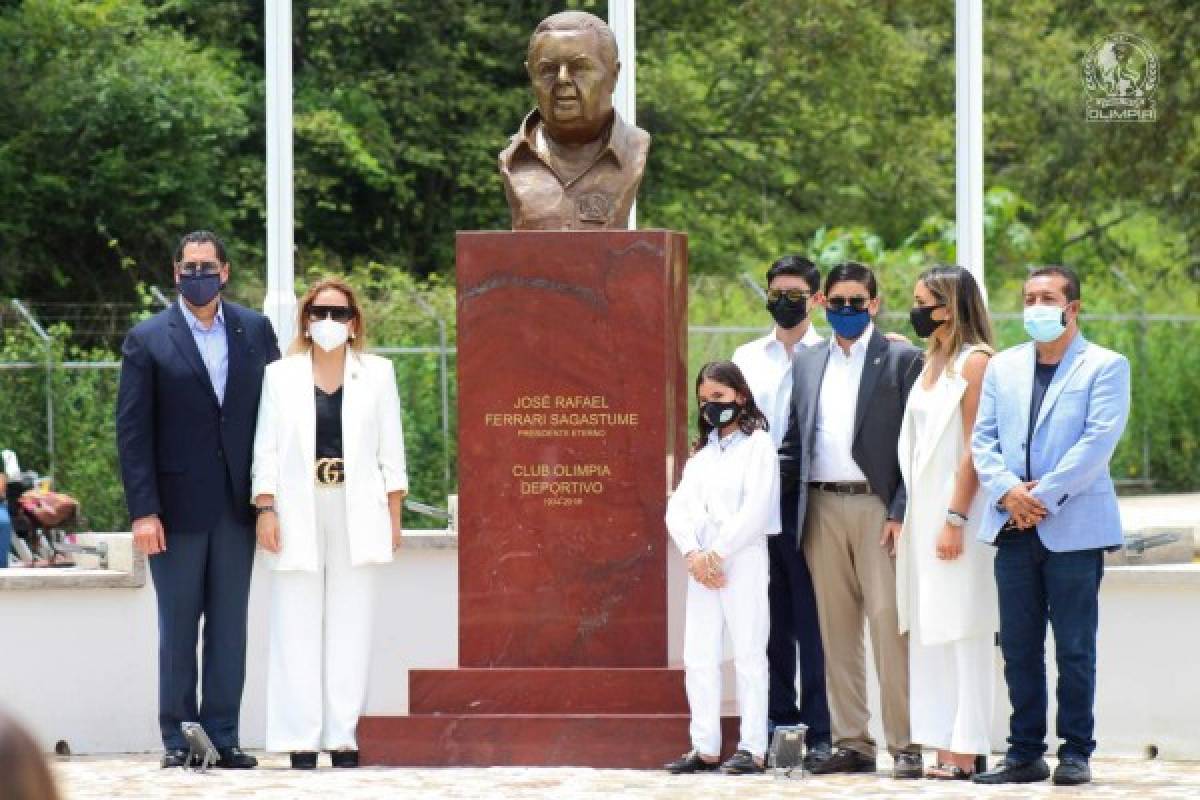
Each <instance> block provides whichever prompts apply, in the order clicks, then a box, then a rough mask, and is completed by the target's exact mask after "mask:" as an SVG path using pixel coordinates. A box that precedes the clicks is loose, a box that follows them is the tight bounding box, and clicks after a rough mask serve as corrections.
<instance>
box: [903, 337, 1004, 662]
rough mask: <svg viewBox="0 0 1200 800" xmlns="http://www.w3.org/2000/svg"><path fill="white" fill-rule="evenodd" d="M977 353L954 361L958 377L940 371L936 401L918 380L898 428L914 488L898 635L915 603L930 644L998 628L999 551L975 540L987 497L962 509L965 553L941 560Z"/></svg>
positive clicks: (924, 641) (909, 623)
mask: <svg viewBox="0 0 1200 800" xmlns="http://www.w3.org/2000/svg"><path fill="white" fill-rule="evenodd" d="M976 349H978V348H976V347H967V348H964V350H963V351H962V352H961V353H960V354H959V356H958V358H957V359H955V362H954V365H953V366H954V374H950V373H949V372H943V373H942V375H941V376H940V377H939V378H938V380H937V383H935V384H934V387H933V389H932V391H933V395H932V397H929V396H928V395H926V396H924V397H921V398H918V393H921V392H924V391H925V390H924V389H923V386H922V384H921V383H920V381H923V380H924V376H923V375H922V377H920V378H918V379H917V381H918V384H917V385H916V386H913V389H912V392H911V393H910V394H909V396H908V407H906V408H905V412H904V422H903V424H902V425H901V426H900V441H899V443H898V451H899V457H900V473H901V475H903V476H904V485H905V486H906V487H908V508H907V511H906V513H905V515H904V528H903V530H902V531H901V533H900V541H899V543H898V544H897V547H896V611H897V616H898V618H899V622H900V632H901V633H907V632H909V631H910V630H911V628H912V624H913V619H912V617H913V608H912V601H913V600H914V599H915V600H916V601H917V603H916V605H917V612H918V613H919V614H920V619H919V620H918V622H919V623H920V624H919V626H918V631H919V632H920V636H921V642H922V644H925V645H935V644H944V643H946V642H952V641H956V640H959V639H965V638H968V637H973V636H984V635H988V634H990V633H992V632H994V631H996V630H999V627H998V625H999V620H998V612H997V607H996V581H995V579H994V578H993V577H992V560H993V558H994V557H995V549H994V548H992V547H991V546H989V545H986V544H984V543H982V542H980V541H978V539H977V535H976V534H977V532H978V530H979V527H980V524H981V522H982V520H983V517H984V510H985V508H984V507H985V506H986V504H987V501H986V498H985V496H984V492H982V491H976V492H975V497H974V498H973V499H972V501H971V505H970V507H969V508H966V509H959V510H961V511H962V512H963V513H965V514H966V515H967V517H968V522H967V525H966V529H965V530H964V531H963V552H962V555H960V556H959V557H958V558H956V559H954V560H952V561H943V560H942V559H940V558H938V557H937V538H938V535H939V534H940V533H941V531H942V526H943V525H944V524H945V522H946V511H947V510H948V509H949V507H950V499H951V497H952V496H953V495H954V481H955V477H956V476H957V472H958V467H959V463H960V462H961V461H962V458H963V456H964V455H965V454H966V452H967V449H968V448H967V443H966V441H965V439H964V436H963V419H962V398H963V395H964V394H965V393H966V391H967V380H966V378H964V377H963V376H962V369H963V365H964V364H966V361H967V356H968V355H970V354H971V352H972V351H974V350H976ZM926 369H928V367H926ZM927 398H928V399H927ZM914 402H929V403H930V404H931V408H930V417H929V425H928V426H927V428H926V430H924V431H920V432H918V431H917V430H916V425H915V423H914V419H913V413H912V405H913V403H914ZM918 436H919V437H920V438H918Z"/></svg>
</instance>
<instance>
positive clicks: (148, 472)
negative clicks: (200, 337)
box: [117, 300, 279, 533]
mask: <svg viewBox="0 0 1200 800" xmlns="http://www.w3.org/2000/svg"><path fill="white" fill-rule="evenodd" d="M221 303H222V307H223V309H224V313H225V331H226V338H227V341H228V343H229V372H228V377H227V379H226V384H225V402H224V405H220V404H218V403H217V395H216V392H215V391H214V390H213V386H212V381H211V379H210V378H209V377H208V371H207V370H206V369H205V367H204V361H203V360H202V359H201V358H200V351H199V350H198V349H197V348H196V342H195V340H194V339H193V338H192V332H191V330H189V329H188V325H187V320H186V319H185V318H184V316H183V312H182V311H181V310H180V308H179V304H178V302H175V303H172V304H171V306H170V308H168V309H166V310H165V311H162V312H160V313H158V314H155V315H154V316H153V317H151V318H150V319H147V320H144V321H143V322H140V323H138V324H137V325H136V326H135V327H134V328H133V330H131V331H130V332H129V334H128V335H127V336H126V337H125V344H124V345H123V346H122V347H121V356H122V359H121V384H120V388H119V390H118V392H117V453H118V456H119V458H120V462H121V479H122V481H123V482H124V484H125V503H126V506H127V507H128V509H129V517H130V519H137V518H138V517H144V516H146V515H148V514H158V515H159V517H160V518H161V519H162V521H163V527H164V529H165V530H166V531H167V532H168V533H190V532H204V531H208V530H211V529H212V528H213V527H214V526H215V525H216V524H217V521H218V520H219V519H220V516H221V513H222V511H224V510H225V507H224V505H223V503H222V502H221V499H222V498H225V497H226V496H229V495H232V501H233V512H234V514H235V516H236V517H237V518H238V519H240V520H242V521H244V522H247V523H249V522H250V521H251V520H252V509H251V506H250V500H251V498H250V465H251V460H252V457H253V448H254V426H255V422H256V420H257V417H258V399H259V394H260V393H261V391H262V380H263V369H264V368H265V367H266V365H267V364H268V363H269V362H271V361H274V360H275V359H277V358H279V346H278V344H277V343H276V341H275V332H274V330H273V329H272V328H271V323H270V322H269V321H268V320H267V318H266V317H265V316H263V315H262V314H259V313H258V312H256V311H251V310H250V309H248V308H245V307H243V306H239V305H237V304H236V303H231V302H229V301H227V300H222V301H221ZM226 486H228V489H229V491H228V492H227V491H226Z"/></svg>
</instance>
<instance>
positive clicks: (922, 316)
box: [908, 305, 946, 339]
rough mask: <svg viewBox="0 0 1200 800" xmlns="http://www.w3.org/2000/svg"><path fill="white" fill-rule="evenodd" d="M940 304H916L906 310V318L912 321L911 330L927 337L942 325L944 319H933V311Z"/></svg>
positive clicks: (922, 336) (924, 337)
mask: <svg viewBox="0 0 1200 800" xmlns="http://www.w3.org/2000/svg"><path fill="white" fill-rule="evenodd" d="M941 307H942V306H940V305H936V306H917V307H915V308H913V309H910V310H909V312H908V320H909V322H911V323H912V326H913V331H914V332H915V333H916V334H917V336H919V337H921V338H922V339H928V338H929V337H930V336H932V335H933V332H934V331H936V330H937V329H938V328H940V327H941V326H942V323H943V322H945V321H946V320H944V319H934V318H933V312H934V311H937V310H938V309H939V308H941Z"/></svg>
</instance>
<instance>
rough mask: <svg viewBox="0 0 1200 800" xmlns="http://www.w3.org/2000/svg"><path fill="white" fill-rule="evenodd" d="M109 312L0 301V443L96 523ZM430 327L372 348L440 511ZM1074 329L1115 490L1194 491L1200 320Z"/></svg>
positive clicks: (420, 486) (439, 410) (109, 366)
mask: <svg viewBox="0 0 1200 800" xmlns="http://www.w3.org/2000/svg"><path fill="white" fill-rule="evenodd" d="M153 310H155V309H154V308H145V309H141V310H140V313H150V312H152V311H153ZM120 311H121V313H119V314H118V313H111V314H108V315H107V316H103V317H101V316H100V315H99V314H92V315H90V316H89V315H86V314H81V313H78V312H73V313H74V314H75V315H74V317H73V318H72V319H70V320H68V319H62V318H57V319H54V322H53V323H52V324H49V325H47V324H46V322H44V321H43V319H42V315H43V313H44V312H45V309H44V308H39V307H37V306H30V305H26V304H22V303H20V302H18V301H10V302H9V303H8V304H5V305H4V306H3V307H2V308H0V398H3V401H2V402H0V449H12V450H14V451H15V452H16V453H17V455H18V457H19V458H20V460H21V463H22V466H23V467H25V468H28V469H33V470H36V471H38V472H40V473H43V474H51V475H53V476H54V477H55V478H56V483H57V485H58V486H59V487H61V488H62V489H63V490H64V491H68V492H71V493H72V494H75V495H76V496H78V497H79V499H80V500H81V502H82V504H83V508H84V513H85V515H86V516H87V517H88V518H89V520H90V521H91V523H92V526H93V527H94V528H96V529H119V528H122V527H124V526H125V525H127V520H126V518H125V512H124V506H123V500H122V490H121V483H120V473H119V469H118V465H117V457H116V444H115V422H114V408H115V403H116V394H117V382H118V376H119V368H120V363H119V361H117V360H116V359H117V355H116V354H117V353H119V344H120V336H121V335H123V332H124V329H125V328H127V327H128V324H129V320H130V318H131V316H132V317H133V318H136V316H137V314H138V313H139V311H138V310H137V309H133V308H131V307H126V308H122V309H120ZM122 314H123V316H122ZM764 316H765V315H764ZM993 319H994V321H995V326H996V331H997V337H998V344H999V346H1000V347H1007V346H1010V345H1012V344H1016V343H1018V342H1020V341H1023V340H1024V339H1025V335H1024V333H1023V331H1022V326H1021V320H1020V315H1019V314H1016V313H997V314H995V315H994V316H993ZM98 320H102V321H100V322H97V321H98ZM72 322H73V323H74V324H75V325H86V324H91V325H92V327H90V328H85V330H86V332H87V336H86V344H83V345H81V344H79V343H78V339H77V338H76V337H75V336H74V333H73V330H72V328H71V323H72ZM121 322H123V325H118V323H121ZM437 323H438V324H437V325H436V327H435V328H430V330H432V331H433V334H432V337H433V338H434V339H435V340H433V341H429V342H427V343H415V344H414V343H405V344H403V345H393V346H387V345H378V346H376V347H373V348H372V351H373V352H376V353H378V354H380V355H383V356H385V357H386V358H388V359H389V360H391V362H392V364H393V365H394V367H395V370H396V376H397V382H398V385H399V387H400V393H401V402H402V405H403V409H404V428H405V448H406V452H407V455H408V462H409V474H410V484H411V497H412V498H413V500H415V501H417V502H418V503H423V504H427V505H429V506H433V507H436V508H445V506H446V496H447V495H449V494H452V493H454V492H455V491H456V485H457V458H458V454H457V413H456V412H457V380H456V360H455V348H454V343H453V340H452V329H451V327H450V324H449V323H452V320H447V321H443V320H440V319H439V320H437ZM879 324H880V327H881V328H883V329H885V330H894V331H898V332H900V333H903V334H906V335H911V331H910V330H909V329H908V323H907V315H906V314H903V313H896V312H885V313H884V314H882V315H881V317H880V320H879ZM1083 326H1084V330H1085V333H1086V335H1087V336H1088V337H1089V339H1091V340H1092V341H1094V342H1096V343H1097V344H1101V345H1104V346H1106V347H1110V348H1112V349H1114V350H1117V351H1119V352H1122V353H1124V354H1125V355H1126V356H1128V357H1129V359H1130V361H1131V363H1132V366H1133V413H1132V416H1131V419H1130V422H1129V425H1128V428H1127V430H1126V434H1125V437H1124V439H1123V440H1122V442H1121V445H1120V447H1119V449H1118V451H1117V455H1116V457H1115V458H1114V464H1113V471H1114V475H1115V476H1116V477H1117V479H1118V480H1119V481H1120V482H1121V484H1122V486H1123V487H1124V489H1125V490H1126V491H1151V490H1152V491H1187V490H1197V489H1200V403H1198V401H1197V398H1198V397H1200V369H1197V366H1200V358H1198V356H1197V353H1200V317H1196V316H1174V315H1154V314H1146V315H1137V314H1108V315H1104V314H1101V315H1092V316H1085V317H1084V321H1083ZM766 330H767V329H766V327H765V326H762V327H759V326H730V325H693V326H691V327H690V329H689V342H688V344H689V347H688V354H689V356H688V360H689V364H688V367H689V370H688V371H689V375H695V374H696V371H697V370H698V369H699V367H700V365H701V364H703V363H704V362H706V361H710V360H713V359H720V358H728V357H729V355H730V354H731V353H732V352H733V350H734V349H735V348H736V347H737V346H738V345H739V344H741V343H743V342H745V341H748V340H750V339H752V338H755V337H758V336H762V335H763V334H764V333H765V332H766ZM694 413H695V412H694V410H693V412H692V414H693V416H694ZM694 422H695V421H694V419H693V420H691V423H692V424H693V425H694ZM406 524H408V525H409V526H411V527H438V526H440V525H441V524H442V523H441V520H440V519H438V518H437V517H436V516H427V515H420V514H417V515H411V514H410V515H409V516H408V518H407V519H406Z"/></svg>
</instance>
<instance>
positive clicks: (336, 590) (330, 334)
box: [253, 278, 408, 769]
mask: <svg viewBox="0 0 1200 800" xmlns="http://www.w3.org/2000/svg"><path fill="white" fill-rule="evenodd" d="M296 331H297V335H296V339H295V341H294V342H293V343H292V346H291V348H290V350H289V354H288V357H287V358H284V359H282V360H280V361H276V362H275V363H273V364H270V365H269V366H268V367H267V370H266V374H265V377H264V379H263V391H262V401H261V404H260V406H259V413H258V429H257V432H256V435H255V439H254V470H253V472H254V495H255V498H254V504H255V509H256V512H257V525H256V528H257V535H258V543H259V545H260V546H261V547H262V548H263V549H264V550H265V551H266V560H267V562H268V564H269V566H270V567H271V568H272V570H273V571H274V575H273V580H272V584H271V592H270V594H271V611H270V648H269V657H268V666H267V749H268V750H273V751H286V752H289V753H291V760H292V766H293V767H294V768H297V769H312V768H314V767H316V763H317V753H318V751H320V750H328V751H330V753H331V761H332V763H333V766H335V767H355V766H358V746H357V742H356V740H355V732H356V729H357V726H358V718H359V715H360V714H361V713H362V711H363V704H364V701H365V698H366V691H367V666H368V664H369V661H370V645H371V631H372V624H371V620H372V613H373V598H374V591H373V590H374V577H375V565H378V564H384V563H387V562H389V561H391V560H392V554H393V552H394V551H395V550H396V549H397V548H399V546H400V533H401V527H400V511H401V504H402V503H403V501H404V496H405V494H406V493H407V491H408V476H407V473H406V470H405V462H404V437H403V432H402V429H401V424H400V399H399V395H398V393H397V391H396V377H395V373H394V372H393V370H392V365H391V362H389V361H387V360H386V359H383V358H379V357H378V356H373V355H368V354H366V353H364V352H363V342H364V338H365V337H364V333H365V328H364V324H363V317H362V312H361V310H360V308H359V305H358V302H357V300H356V298H355V295H354V291H353V289H352V288H351V287H350V286H349V285H348V284H346V283H345V282H344V281H342V280H340V279H337V278H326V279H323V280H321V281H318V282H317V283H316V284H314V285H313V286H312V287H311V288H310V289H309V290H308V292H307V293H305V295H304V298H303V299H302V300H301V302H300V308H299V313H298V320H297V325H296ZM314 345H315V346H314Z"/></svg>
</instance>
